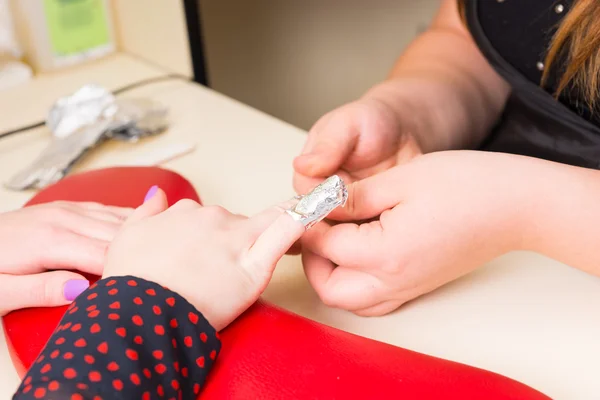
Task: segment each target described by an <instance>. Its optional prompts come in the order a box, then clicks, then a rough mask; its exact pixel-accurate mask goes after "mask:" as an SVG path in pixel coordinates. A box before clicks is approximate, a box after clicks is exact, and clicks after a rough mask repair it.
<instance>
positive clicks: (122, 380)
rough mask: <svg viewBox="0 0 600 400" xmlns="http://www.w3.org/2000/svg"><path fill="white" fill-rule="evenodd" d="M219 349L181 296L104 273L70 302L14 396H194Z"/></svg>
mask: <svg viewBox="0 0 600 400" xmlns="http://www.w3.org/2000/svg"><path fill="white" fill-rule="evenodd" d="M220 347H221V343H220V340H219V337H218V334H217V333H216V332H215V330H214V329H213V328H212V326H210V324H209V323H208V321H206V319H205V318H204V317H203V316H202V315H201V314H200V313H199V312H198V311H197V310H196V309H195V308H194V307H193V306H192V305H191V304H190V303H188V302H187V301H186V300H185V299H184V298H183V297H181V296H179V295H178V294H176V293H174V292H172V291H170V290H168V289H165V288H163V287H162V286H160V285H157V284H155V283H152V282H148V281H145V280H142V279H139V278H135V277H130V276H129V277H116V278H111V279H104V280H101V281H98V282H97V283H96V284H94V285H92V286H90V288H89V289H88V290H86V291H85V292H84V293H82V294H81V295H80V296H79V297H78V298H77V299H76V300H75V301H74V302H73V303H72V304H71V305H70V306H69V308H68V311H67V312H66V313H65V316H64V317H63V319H62V320H61V322H60V324H59V326H58V327H57V328H56V330H55V332H54V334H53V335H52V337H51V338H50V340H49V342H48V343H47V344H46V347H45V348H44V350H43V351H42V353H41V354H40V355H39V357H38V358H37V360H36V361H35V362H34V363H33V364H32V366H31V368H30V369H29V372H28V373H27V375H26V376H25V379H24V380H23V382H22V383H21V385H20V387H19V389H18V391H17V393H16V394H15V395H14V397H13V399H18V400H25V399H46V400H48V399H57V400H64V399H70V400H79V399H90V400H102V399H104V400H117V399H144V400H149V399H175V400H179V399H195V398H196V397H197V394H198V393H199V392H200V390H201V388H202V385H203V383H204V380H205V379H206V376H207V374H208V371H209V370H210V368H211V366H212V365H213V363H214V361H215V359H216V357H217V354H218V352H219V350H220Z"/></svg>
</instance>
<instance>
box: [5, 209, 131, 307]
mask: <svg viewBox="0 0 600 400" xmlns="http://www.w3.org/2000/svg"><path fill="white" fill-rule="evenodd" d="M131 211H132V210H131V209H127V208H120V207H109V206H104V205H101V204H96V203H75V202H53V203H47V204H41V205H37V206H32V207H26V208H23V209H20V210H17V211H12V212H7V213H4V214H0V294H1V295H0V315H3V314H5V313H7V312H9V311H12V310H16V309H19V308H26V307H38V306H58V305H63V304H67V303H70V302H71V301H72V300H74V299H75V297H77V295H79V294H80V293H81V292H82V291H83V290H85V289H86V288H87V287H88V285H89V284H88V281H87V280H86V279H85V278H84V277H83V276H81V275H80V274H78V273H75V272H71V271H48V270H55V269H56V270H58V269H77V270H80V271H83V272H88V273H91V274H95V275H101V274H102V267H103V265H104V256H105V252H106V249H107V248H108V244H109V242H110V241H111V240H112V239H113V237H114V236H115V234H116V233H117V231H118V230H119V229H120V227H121V225H122V223H123V221H125V219H126V218H127V217H128V216H129V214H130V213H131Z"/></svg>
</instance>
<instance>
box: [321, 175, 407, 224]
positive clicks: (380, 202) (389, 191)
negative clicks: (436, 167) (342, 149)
mask: <svg viewBox="0 0 600 400" xmlns="http://www.w3.org/2000/svg"><path fill="white" fill-rule="evenodd" d="M401 175H403V167H394V168H391V169H388V170H387V171H384V172H381V173H379V174H376V175H373V176H370V177H368V178H365V179H362V180H359V181H355V182H351V183H350V184H349V185H347V186H346V187H347V189H348V201H347V202H346V205H345V206H344V207H340V208H337V209H335V210H334V211H333V212H332V213H331V214H329V216H328V218H329V219H332V220H337V221H363V220H368V219H371V218H376V217H379V215H381V213H382V212H384V211H385V210H389V209H391V208H394V207H395V206H397V205H398V204H399V203H400V202H401V201H402V192H401V189H402V185H403V182H402V180H403V178H402V176H401Z"/></svg>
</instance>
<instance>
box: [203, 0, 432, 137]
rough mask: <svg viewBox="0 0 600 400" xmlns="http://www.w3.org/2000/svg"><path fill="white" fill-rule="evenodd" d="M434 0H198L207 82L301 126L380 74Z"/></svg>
mask: <svg viewBox="0 0 600 400" xmlns="http://www.w3.org/2000/svg"><path fill="white" fill-rule="evenodd" d="M438 3H439V0H371V1H369V0H302V1H293V0H251V1H248V0H201V6H202V8H201V12H202V19H203V24H204V31H205V42H206V54H207V57H208V69H209V76H210V80H211V86H212V87H213V88H215V89H216V90H218V91H220V92H223V93H224V94H226V95H228V96H231V97H233V98H235V99H238V100H240V101H242V102H244V103H247V104H249V105H251V106H253V107H255V108H258V109H260V110H263V111H265V112H267V113H269V114H272V115H274V116H276V117H278V118H281V119H283V120H285V121H288V122H290V123H292V124H294V125H297V126H300V127H302V128H305V129H308V128H309V127H310V126H311V125H312V123H313V122H314V121H315V120H316V119H317V118H318V117H319V116H320V115H322V114H323V113H325V112H326V111H328V110H330V109H332V108H334V107H336V106H338V105H340V104H343V103H345V102H348V101H350V100H352V99H355V98H357V97H358V96H360V95H361V94H362V93H364V91H365V90H366V89H367V88H369V87H370V86H371V85H373V84H374V83H376V82H378V81H380V80H382V79H384V78H385V76H386V75H387V73H388V71H389V69H390V67H391V66H392V64H393V62H394V61H395V59H396V57H397V56H398V54H399V53H400V52H401V51H402V49H403V48H404V47H405V46H406V45H407V44H408V43H409V42H410V40H412V39H413V38H414V36H415V35H416V34H417V32H418V31H420V30H421V29H424V28H425V27H426V25H427V23H428V21H429V20H430V18H431V16H432V15H433V13H434V12H435V10H436V9H437V6H438Z"/></svg>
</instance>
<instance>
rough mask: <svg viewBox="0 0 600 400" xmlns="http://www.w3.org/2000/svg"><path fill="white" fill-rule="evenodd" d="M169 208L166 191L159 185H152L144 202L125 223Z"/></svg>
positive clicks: (133, 221)
mask: <svg viewBox="0 0 600 400" xmlns="http://www.w3.org/2000/svg"><path fill="white" fill-rule="evenodd" d="M167 208H169V203H168V202H167V195H166V194H165V192H164V191H163V190H162V189H160V188H159V187H158V186H152V187H151V188H150V190H148V193H146V197H145V198H144V203H143V204H142V205H141V206H139V207H138V208H136V209H135V211H134V212H133V213H132V214H131V215H130V216H129V218H127V221H125V225H128V224H132V223H135V222H138V221H140V220H142V219H144V218H148V217H152V216H153V215H157V214H160V213H161V212H163V211H165V210H166V209H167Z"/></svg>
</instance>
